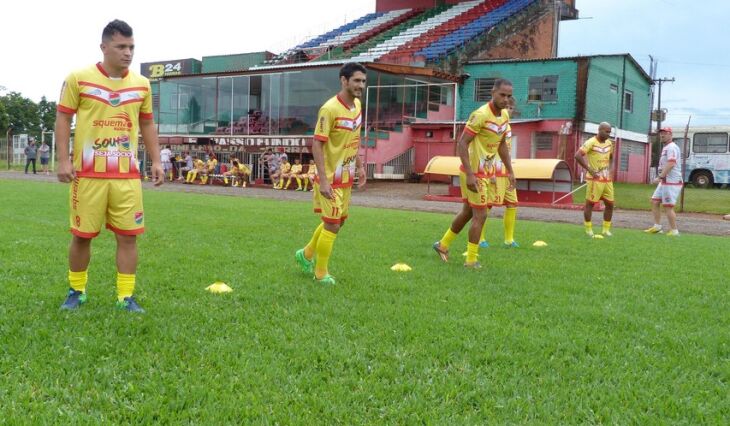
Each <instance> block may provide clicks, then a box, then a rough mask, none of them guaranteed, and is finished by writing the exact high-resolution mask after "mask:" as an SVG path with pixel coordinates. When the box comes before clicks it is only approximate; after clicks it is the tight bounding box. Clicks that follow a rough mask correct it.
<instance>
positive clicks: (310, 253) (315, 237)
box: [304, 222, 324, 260]
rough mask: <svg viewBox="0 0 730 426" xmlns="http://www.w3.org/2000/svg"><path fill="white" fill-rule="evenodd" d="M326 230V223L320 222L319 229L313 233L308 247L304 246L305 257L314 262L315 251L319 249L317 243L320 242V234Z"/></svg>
mask: <svg viewBox="0 0 730 426" xmlns="http://www.w3.org/2000/svg"><path fill="white" fill-rule="evenodd" d="M323 229H324V222H320V223H319V226H318V227H317V229H315V230H314V233H312V239H311V240H309V242H308V243H307V245H306V246H304V257H306V258H307V259H309V260H312V258H313V257H314V251H315V250H316V249H317V241H319V234H320V233H321V232H322V230H323Z"/></svg>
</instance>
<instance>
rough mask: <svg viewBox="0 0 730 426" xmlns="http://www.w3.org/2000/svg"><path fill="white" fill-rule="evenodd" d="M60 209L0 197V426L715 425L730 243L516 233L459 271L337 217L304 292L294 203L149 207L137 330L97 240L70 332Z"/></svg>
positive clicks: (725, 378)
mask: <svg viewBox="0 0 730 426" xmlns="http://www.w3.org/2000/svg"><path fill="white" fill-rule="evenodd" d="M67 191H68V190H67V187H66V186H64V185H61V184H48V183H45V184H44V183H34V182H25V181H23V182H21V181H8V180H0V197H1V199H2V200H4V202H3V204H2V206H0V221H1V223H2V224H3V225H2V232H0V251H1V253H0V294H2V301H0V318H1V319H0V354H1V356H0V383H1V385H0V413H2V417H1V418H2V420H0V423H5V422H7V423H9V424H16V423H26V424H48V423H52V424H56V423H63V424H90V423H92V424H98V423H102V422H104V423H112V424H118V423H129V424H152V423H155V424H157V423H161V424H190V423H192V424H250V423H257V424H258V423H263V424H307V425H310V424H363V423H365V424H378V425H380V424H416V423H418V424H421V423H427V424H526V423H537V424H575V423H587V424H666V423H673V424H727V423H728V421H730V388H729V385H730V338H729V337H728V336H730V335H729V334H728V330H730V302H729V301H730V291H729V290H728V269H727V266H726V261H727V253H728V252H730V239H728V238H720V237H707V236H698V235H682V237H681V238H678V239H670V238H667V237H665V236H649V235H645V234H643V233H641V232H640V231H635V230H624V229H616V230H615V232H614V235H615V236H614V237H613V238H612V239H606V240H602V241H599V240H589V239H586V238H584V237H583V230H582V228H581V227H580V226H577V225H576V226H572V225H564V224H550V223H539V222H525V221H522V222H518V229H517V237H518V241H520V242H521V243H522V247H521V248H519V249H516V250H505V249H499V248H489V249H487V250H482V256H481V261H482V262H483V263H484V264H485V265H486V268H485V269H483V270H481V271H471V270H464V269H463V267H462V266H461V258H460V256H459V255H458V254H457V252H460V251H462V250H463V248H464V247H465V240H464V238H465V236H464V235H461V236H460V237H459V239H458V240H457V241H456V242H455V245H454V246H453V249H452V261H451V262H449V263H448V264H443V263H441V262H440V261H439V260H438V259H437V257H436V255H435V254H434V253H433V251H432V250H431V244H432V243H433V241H435V240H436V239H438V238H439V237H440V236H441V234H442V233H443V231H444V230H445V228H446V226H448V224H449V222H450V220H451V216H450V215H445V214H433V213H411V212H405V211H390V210H376V209H368V208H357V207H356V208H353V209H352V210H351V216H350V217H351V218H350V220H349V221H348V223H347V225H346V226H345V227H344V228H343V230H342V231H341V233H340V236H339V238H338V239H337V241H336V243H335V251H334V254H333V257H332V259H331V262H330V268H331V271H332V273H333V274H334V275H335V276H336V277H337V278H338V285H337V286H335V287H322V286H318V285H315V283H313V282H312V280H311V277H308V276H304V275H302V274H301V273H300V272H299V271H298V270H297V268H296V264H295V262H294V259H293V253H294V250H295V249H297V248H299V247H300V246H301V245H303V244H304V243H305V242H306V241H307V240H308V239H309V236H310V233H311V231H312V230H313V228H314V227H315V226H316V225H317V223H318V221H317V219H316V217H315V216H314V215H313V214H312V213H311V210H310V205H309V204H308V203H300V202H283V201H281V202H279V201H268V200H256V199H246V198H241V197H223V196H207V195H195V194H186V193H168V192H155V191H154V190H150V191H146V192H145V208H146V215H145V216H146V222H147V223H146V225H147V229H148V231H147V233H146V234H144V236H143V237H141V238H140V240H139V249H140V255H141V256H140V264H139V271H138V291H137V296H138V299H139V301H140V304H141V305H142V306H143V307H144V308H145V309H146V310H147V313H146V314H144V315H141V316H140V315H133V314H128V313H125V312H120V311H117V310H115V309H114V302H115V289H114V276H115V275H114V274H115V267H114V244H113V237H112V234H110V233H109V232H106V231H104V232H102V234H101V236H100V237H99V238H98V239H97V240H96V241H95V242H94V247H93V258H92V264H91V267H90V272H89V275H90V282H89V287H88V290H89V303H87V304H86V305H84V306H83V307H82V309H81V310H80V311H78V312H71V313H68V312H60V311H59V309H58V307H59V306H60V304H61V302H62V301H63V299H64V297H65V292H66V288H67V283H66V278H65V277H66V271H67V266H66V265H67V263H66V261H67V260H66V248H67V245H68V240H69V233H68V231H67V221H68V219H67V206H66V204H67ZM490 227H491V228H490V230H489V232H488V235H489V236H490V240H493V241H495V242H496V241H498V240H499V237H498V234H499V233H501V221H498V220H491V221H490ZM538 239H540V240H544V241H546V242H548V244H549V246H548V247H545V248H542V249H539V248H534V247H531V245H530V243H531V242H532V241H534V240H538ZM396 262H406V263H408V264H409V265H410V266H412V267H413V271H412V272H409V273H395V272H391V271H390V270H389V267H390V266H391V265H393V264H394V263H396ZM215 280H223V281H225V282H227V283H228V284H229V285H231V287H233V288H234V292H233V293H231V294H227V295H214V294H210V293H208V292H206V291H204V288H205V287H206V286H208V285H209V284H211V283H212V282H213V281H215Z"/></svg>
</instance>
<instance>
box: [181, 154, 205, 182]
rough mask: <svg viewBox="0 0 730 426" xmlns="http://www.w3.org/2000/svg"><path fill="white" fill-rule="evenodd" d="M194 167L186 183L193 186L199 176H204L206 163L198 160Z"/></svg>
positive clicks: (189, 172) (186, 178)
mask: <svg viewBox="0 0 730 426" xmlns="http://www.w3.org/2000/svg"><path fill="white" fill-rule="evenodd" d="M193 164H194V167H193V169H191V170H190V171H188V174H187V175H186V176H185V183H190V184H192V183H193V182H195V179H197V177H198V175H201V176H202V175H203V172H204V171H205V163H204V162H203V160H201V159H199V158H196V159H195V160H194V162H193Z"/></svg>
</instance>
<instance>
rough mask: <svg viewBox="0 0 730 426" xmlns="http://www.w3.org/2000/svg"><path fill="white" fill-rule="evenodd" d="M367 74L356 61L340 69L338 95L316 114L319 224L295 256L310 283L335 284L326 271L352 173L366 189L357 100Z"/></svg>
mask: <svg viewBox="0 0 730 426" xmlns="http://www.w3.org/2000/svg"><path fill="white" fill-rule="evenodd" d="M366 74H367V71H366V70H365V67H364V66H362V65H361V64H359V63H356V62H349V63H346V64H345V65H343V66H342V68H340V86H341V88H340V91H339V92H338V93H337V95H336V96H333V97H332V98H330V99H329V100H328V101H327V102H325V104H324V105H322V108H320V110H319V114H318V116H317V127H316V128H315V131H314V141H313V142H312V154H313V156H314V163H315V164H316V165H317V170H318V171H319V172H318V174H317V175H316V176H315V190H314V194H313V195H314V211H315V212H317V213H321V217H322V223H321V224H320V225H319V226H318V227H317V228H316V229H315V230H314V233H313V234H312V238H311V239H310V241H309V243H307V245H306V246H305V247H304V248H303V249H300V250H297V252H296V253H295V258H296V260H297V262H298V263H299V266H301V268H302V270H303V271H304V272H306V273H311V272H312V270H314V279H315V280H316V281H317V282H319V283H321V284H328V285H334V284H335V278H334V277H333V276H332V275H330V273H329V268H328V265H329V258H330V255H331V254H332V246H333V245H334V242H335V238H337V233H338V232H339V230H340V227H341V226H342V225H343V224H344V222H345V219H346V218H347V215H348V209H349V206H350V195H351V192H352V184H353V181H354V178H355V173H357V177H358V188H362V187H364V186H365V182H366V180H367V177H366V175H365V168H364V167H363V164H362V161H361V160H360V156H359V155H358V150H359V148H360V129H361V127H362V109H361V106H360V99H358V98H359V97H361V96H362V92H363V90H364V89H365V80H366Z"/></svg>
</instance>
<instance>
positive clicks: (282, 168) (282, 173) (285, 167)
mask: <svg viewBox="0 0 730 426" xmlns="http://www.w3.org/2000/svg"><path fill="white" fill-rule="evenodd" d="M290 170H291V163H290V162H289V160H288V159H287V158H286V157H282V159H281V164H280V165H279V175H278V176H279V182H278V183H277V184H276V185H274V189H282V188H284V178H285V177H286V176H288V175H289V171H290Z"/></svg>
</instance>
